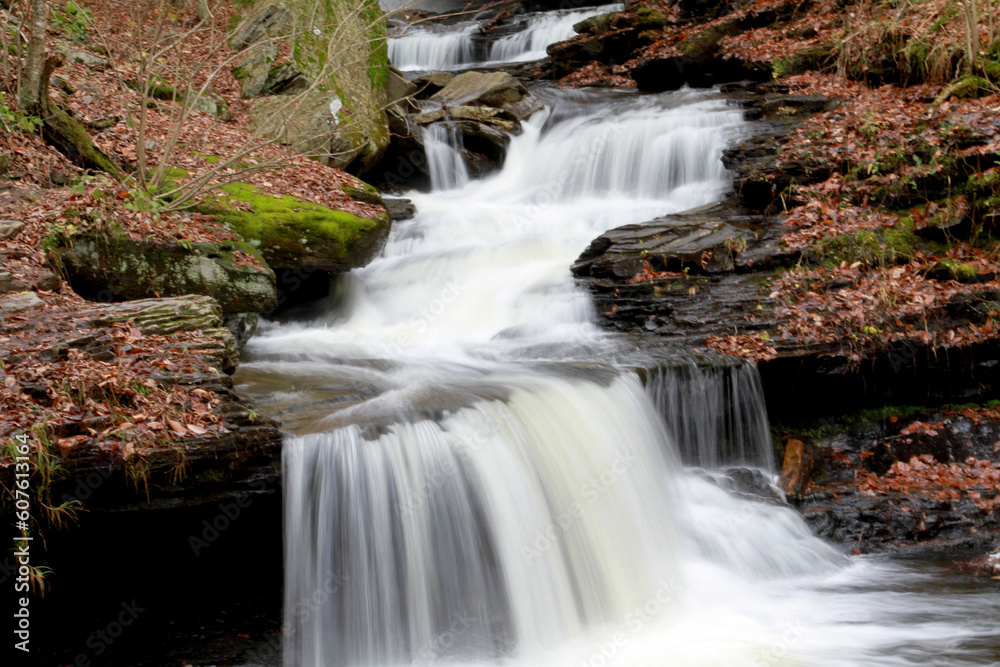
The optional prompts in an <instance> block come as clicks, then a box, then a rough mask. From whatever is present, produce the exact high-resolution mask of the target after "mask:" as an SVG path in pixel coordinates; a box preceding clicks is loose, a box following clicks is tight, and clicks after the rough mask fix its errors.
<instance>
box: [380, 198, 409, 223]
mask: <svg viewBox="0 0 1000 667" xmlns="http://www.w3.org/2000/svg"><path fill="white" fill-rule="evenodd" d="M385 207H386V208H387V209H389V217H390V218H392V219H393V220H394V221H396V220H409V219H411V218H412V217H413V216H415V215H416V214H417V207H416V206H414V205H413V202H412V201H410V200H409V199H400V198H397V197H386V198H385Z"/></svg>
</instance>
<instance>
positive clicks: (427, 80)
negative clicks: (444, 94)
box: [413, 72, 455, 99]
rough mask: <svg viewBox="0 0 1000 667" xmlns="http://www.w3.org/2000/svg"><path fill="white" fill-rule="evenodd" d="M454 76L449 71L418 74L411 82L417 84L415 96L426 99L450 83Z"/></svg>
mask: <svg viewBox="0 0 1000 667" xmlns="http://www.w3.org/2000/svg"><path fill="white" fill-rule="evenodd" d="M454 78H455V75H454V74H451V73H450V72H433V73H431V74H424V75H423V76H418V77H417V78H416V79H414V80H413V84H414V85H415V86H417V98H418V99H426V98H428V97H430V96H431V95H434V94H435V93H437V92H438V91H439V90H441V89H442V88H444V87H445V86H447V85H448V84H449V83H451V80H452V79H454Z"/></svg>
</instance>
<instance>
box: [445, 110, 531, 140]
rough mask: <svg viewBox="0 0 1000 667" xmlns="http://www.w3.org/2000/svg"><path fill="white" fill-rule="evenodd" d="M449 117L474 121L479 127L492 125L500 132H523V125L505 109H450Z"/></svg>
mask: <svg viewBox="0 0 1000 667" xmlns="http://www.w3.org/2000/svg"><path fill="white" fill-rule="evenodd" d="M448 116H449V117H451V118H453V119H455V120H467V121H474V122H475V123H476V124H478V125H491V126H493V127H495V128H497V129H498V130H502V131H504V132H508V133H511V134H516V133H518V132H520V131H521V124H520V123H519V122H518V121H517V119H516V118H514V116H513V114H511V113H510V112H509V111H506V110H505V109H496V108H493V107H471V106H460V107H449V109H448Z"/></svg>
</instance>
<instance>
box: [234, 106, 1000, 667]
mask: <svg viewBox="0 0 1000 667" xmlns="http://www.w3.org/2000/svg"><path fill="white" fill-rule="evenodd" d="M543 95H544V96H545V98H546V100H547V102H548V104H549V110H547V111H546V112H544V113H541V114H536V116H535V117H534V118H533V119H532V120H531V121H530V122H529V123H526V127H525V131H524V133H523V134H522V135H521V136H519V137H517V138H515V139H514V140H513V142H512V144H511V148H510V152H509V155H508V160H507V163H506V165H505V167H504V169H503V170H502V171H501V172H500V173H498V174H497V175H495V176H493V177H491V178H487V179H483V180H479V181H472V182H468V183H465V184H464V185H461V186H460V187H455V188H453V189H450V190H447V191H439V192H433V193H431V194H428V195H422V194H419V193H413V194H412V197H413V199H414V202H415V203H416V205H417V207H418V215H417V217H416V219H414V220H411V221H407V222H404V223H397V224H396V225H395V227H394V230H393V233H392V237H391V239H390V241H389V244H388V246H387V248H386V250H385V252H384V254H383V256H382V257H381V258H379V259H377V260H376V261H374V262H373V263H372V264H371V265H369V266H367V267H365V268H364V269H361V270H357V271H354V272H352V274H350V276H349V277H348V279H347V280H346V281H345V284H344V285H342V287H343V289H342V291H341V292H339V293H338V295H337V298H336V299H335V300H331V304H330V307H329V310H328V311H327V312H326V313H324V314H323V315H321V316H319V317H318V318H316V319H313V320H312V321H309V322H306V323H301V322H300V323H290V324H281V325H278V324H268V325H265V326H264V327H262V331H261V333H260V334H258V336H257V337H255V338H254V339H253V340H252V341H251V343H250V350H251V352H252V354H253V355H254V357H255V359H256V360H255V361H253V362H251V363H249V364H246V365H245V366H244V367H243V368H244V371H241V372H250V373H254V372H256V373H259V374H261V375H262V376H267V377H268V378H270V379H269V380H268V382H274V381H275V380H274V378H280V382H281V383H282V385H281V386H282V388H283V390H282V391H281V392H279V393H280V399H278V398H274V399H273V400H275V401H279V400H280V401H284V403H283V404H285V405H287V404H295V403H296V402H298V405H299V408H298V410H299V411H300V412H301V413H302V414H303V415H308V416H303V417H302V418H300V419H299V420H298V421H296V422H295V428H296V430H297V432H298V433H299V435H297V436H294V437H290V438H289V440H288V441H287V443H286V448H285V474H284V480H285V481H284V484H285V492H286V517H285V518H286V521H285V529H286V561H285V571H286V619H285V620H286V632H285V662H284V664H285V665H286V666H288V667H293V666H299V665H301V666H309V667H320V666H323V667H326V666H331V667H332V666H334V665H405V664H411V663H416V664H428V663H435V664H437V663H440V664H447V665H466V664H476V665H498V664H504V665H508V664H509V665H518V666H520V665H538V666H540V667H541V666H543V665H544V666H548V665H566V666H572V667H583V666H590V667H605V666H606V665H623V666H624V665H627V666H633V665H634V666H641V665H657V666H659V665H663V666H664V667H666V666H671V667H674V666H686V665H691V666H702V665H779V664H780V665H890V664H892V665H909V664H927V665H930V664H948V665H962V664H990V661H991V658H989V656H991V655H992V656H993V658H996V657H997V655H996V649H995V647H996V646H997V642H996V635H997V631H996V627H997V625H998V622H997V619H1000V607H998V602H997V600H996V599H995V597H994V598H990V597H988V596H987V595H985V594H975V593H971V592H969V593H966V594H959V593H958V592H955V591H951V590H949V591H943V592H939V593H935V592H932V589H931V586H932V582H931V581H930V580H929V579H928V577H927V575H924V574H922V573H920V572H919V571H917V570H916V569H914V568H908V567H905V566H902V565H900V564H898V563H892V564H887V563H882V562H879V561H874V560H868V559H853V560H849V559H848V558H846V557H844V556H841V555H840V554H838V553H837V552H836V551H834V550H833V549H832V548H830V547H829V546H827V545H825V544H824V543H823V542H822V541H820V540H818V539H816V538H814V537H813V536H812V535H811V534H810V533H809V531H808V529H807V527H806V525H805V524H804V522H803V521H802V519H801V518H800V517H799V516H798V515H797V514H796V513H795V512H793V511H792V510H790V509H787V508H784V507H779V506H772V505H767V504H762V503H756V502H749V501H746V500H740V499H737V498H735V497H733V496H731V495H729V494H728V493H726V492H725V491H723V490H722V489H721V488H719V487H718V486H716V485H715V484H713V483H712V482H711V481H709V480H707V479H704V478H703V477H701V476H699V475H695V474H690V473H688V472H686V471H685V470H684V469H683V468H682V466H681V465H680V463H679V460H678V455H677V447H676V443H674V442H672V441H671V438H670V436H669V435H668V429H667V425H665V424H664V423H663V421H662V419H661V417H660V415H659V413H658V411H657V409H656V406H655V405H654V403H653V402H652V401H651V400H650V396H649V394H648V393H647V392H646V390H645V389H644V388H643V387H642V386H641V385H640V383H639V381H638V379H637V377H635V375H634V374H632V373H631V372H629V371H627V370H624V369H619V368H617V367H616V366H615V365H614V360H615V358H616V357H617V356H618V355H619V353H620V348H621V346H620V345H619V344H618V341H617V339H615V338H614V337H612V336H607V335H604V334H602V333H601V332H600V331H599V330H598V329H597V328H596V326H595V325H594V324H593V323H592V320H593V312H592V309H591V305H590V304H591V302H590V299H589V298H588V296H587V295H586V294H584V293H582V292H581V291H580V290H579V289H578V288H577V287H576V286H575V285H574V283H573V280H572V278H571V276H570V273H569V268H568V267H569V266H570V264H571V263H572V261H573V260H574V259H575V258H576V257H577V256H578V255H579V253H580V252H581V251H582V250H583V249H584V248H586V246H587V245H588V244H589V242H590V241H591V240H592V239H593V238H594V237H596V236H597V235H599V234H600V233H601V232H603V231H605V230H607V229H609V228H611V227H615V226H619V225H623V224H627V223H632V222H639V221H642V220H644V219H649V218H651V217H654V216H656V215H662V214H664V213H668V212H671V211H678V210H682V209H686V208H690V207H693V206H696V205H700V204H704V203H706V202H709V201H711V200H713V199H716V198H718V197H719V196H720V195H721V194H723V193H724V192H725V190H726V189H727V188H728V187H729V183H728V178H727V175H726V173H725V172H724V171H723V169H722V167H721V163H720V161H719V156H720V151H721V149H722V146H723V145H725V144H726V143H727V141H728V140H729V139H730V138H731V137H732V136H734V135H735V134H737V133H739V132H741V131H742V122H741V120H740V113H739V112H738V111H737V110H735V109H732V108H729V107H727V106H726V105H725V104H724V103H722V102H718V101H710V100H708V99H704V98H702V97H700V96H698V95H694V94H691V93H679V94H675V95H672V96H661V97H637V96H633V95H621V94H591V93H583V92H559V93H543ZM441 155H442V156H441V157H439V158H432V159H434V160H435V161H437V163H438V164H437V166H438V168H440V169H442V170H446V169H447V165H448V164H453V163H452V162H449V161H448V156H447V155H446V154H444V153H442V154H441ZM272 391H273V390H272ZM359 395H360V396H361V398H357V397H358V396H359ZM720 409H727V407H726V406H723V407H722V408H720ZM990 651H993V652H992V653H990ZM935 661H940V662H935Z"/></svg>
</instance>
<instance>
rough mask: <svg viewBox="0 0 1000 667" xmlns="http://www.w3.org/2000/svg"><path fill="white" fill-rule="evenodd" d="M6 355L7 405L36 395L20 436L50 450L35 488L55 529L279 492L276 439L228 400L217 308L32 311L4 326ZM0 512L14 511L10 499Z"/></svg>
mask: <svg viewBox="0 0 1000 667" xmlns="http://www.w3.org/2000/svg"><path fill="white" fill-rule="evenodd" d="M18 297H19V295H17V294H15V295H8V296H6V297H4V298H2V299H0V308H3V307H4V306H5V305H6V304H7V302H8V301H10V300H11V299H16V298H18ZM0 355H2V358H3V364H4V375H3V378H4V380H3V382H2V389H0V393H2V395H3V399H4V402H5V403H6V402H7V401H10V402H12V403H14V402H18V401H23V400H24V397H30V398H31V399H32V400H33V402H34V404H35V405H37V406H38V409H37V413H38V414H37V419H36V420H35V423H34V426H33V427H32V428H31V429H30V430H29V431H28V432H27V436H28V437H29V438H30V439H31V440H32V441H42V442H43V443H44V444H45V445H47V446H46V447H38V448H36V451H43V450H44V451H46V452H47V454H46V456H44V457H42V458H39V459H38V460H37V461H36V464H37V465H36V470H37V471H38V473H39V475H40V476H41V478H40V479H39V480H38V486H37V487H36V488H37V493H38V494H39V497H38V502H39V503H40V504H41V507H42V508H44V510H45V512H47V513H48V514H49V516H50V518H51V519H53V522H54V523H56V524H58V523H64V522H65V519H66V518H68V517H70V516H73V515H75V514H77V513H78V512H80V511H87V512H89V513H93V512H100V511H116V512H117V511H122V510H124V509H128V508H132V509H156V508H168V507H179V506H191V505H200V504H206V503H214V502H218V501H219V500H220V499H224V498H229V497H233V496H243V495H245V494H247V493H255V492H262V493H273V492H274V491H275V490H276V489H277V488H278V485H277V484H275V483H274V481H275V480H276V478H277V476H278V474H279V463H280V452H281V442H282V438H281V433H280V432H279V430H278V425H277V424H276V423H275V422H273V421H272V420H270V419H267V418H264V417H262V416H260V415H258V414H257V413H256V412H255V411H254V409H253V405H252V404H251V403H250V402H249V401H247V400H246V399H244V398H242V397H240V396H238V395H237V394H236V393H235V392H234V391H233V382H232V379H231V378H230V376H229V375H228V373H229V372H231V371H232V370H233V368H235V366H236V363H237V359H238V349H237V342H236V339H235V338H234V336H233V333H232V332H231V331H230V330H229V328H227V327H226V326H224V324H223V312H222V309H221V308H220V306H219V304H218V302H216V301H215V300H214V299H212V298H211V297H207V296H183V297H174V298H164V299H146V300H139V301H130V302H125V303H118V304H82V305H78V306H77V307H75V308H59V307H51V306H50V307H46V306H45V305H44V304H43V303H42V302H41V300H39V302H38V304H37V305H35V307H32V308H30V309H25V310H22V311H19V312H18V313H16V314H9V315H8V316H7V317H6V318H5V320H4V324H3V328H2V332H0ZM95 370H96V371H99V374H96V373H91V372H90V371H95ZM22 371H24V372H22ZM29 376H30V377H29ZM95 377H96V378H100V377H103V378H104V380H103V381H94V380H93V378H95ZM14 418H15V420H16V415H15V416H14ZM13 475H14V466H13V462H10V463H9V464H5V465H3V466H2V467H0V476H2V477H3V484H4V485H5V486H6V487H7V488H13ZM3 502H4V513H5V514H6V513H8V512H10V511H12V506H11V503H12V499H11V498H9V497H7V496H6V495H5V496H4V499H3ZM60 517H61V518H62V519H63V521H60V520H59V519H60Z"/></svg>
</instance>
